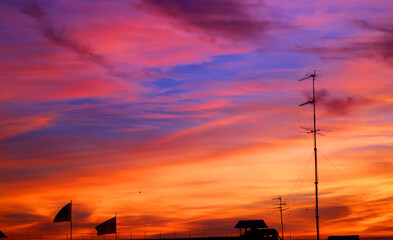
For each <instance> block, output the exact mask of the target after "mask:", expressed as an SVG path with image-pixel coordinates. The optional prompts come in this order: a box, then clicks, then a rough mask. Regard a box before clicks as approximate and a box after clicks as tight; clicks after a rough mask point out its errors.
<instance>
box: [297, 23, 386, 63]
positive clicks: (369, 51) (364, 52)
mask: <svg viewBox="0 0 393 240" xmlns="http://www.w3.org/2000/svg"><path fill="white" fill-rule="evenodd" d="M352 23H355V24H356V25H357V26H359V27H361V28H363V29H365V30H372V31H379V32H381V33H383V35H382V36H380V37H378V38H376V39H374V40H371V41H362V42H355V41H352V42H350V43H346V44H342V45H338V46H334V45H333V46H332V45H329V46H310V47H309V46H299V45H298V46H296V47H295V50H296V51H300V52H306V53H312V54H317V55H320V56H321V57H323V58H326V57H329V58H335V59H346V58H349V59H352V58H353V57H366V58H379V59H382V60H383V61H385V62H386V63H387V64H393V25H382V24H374V23H370V22H368V21H366V20H363V19H362V20H353V21H352Z"/></svg>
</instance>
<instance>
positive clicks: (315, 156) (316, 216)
mask: <svg viewBox="0 0 393 240" xmlns="http://www.w3.org/2000/svg"><path fill="white" fill-rule="evenodd" d="M315 78H316V73H315V70H314V74H313V75H312V99H313V100H312V102H313V104H312V105H313V110H314V131H313V133H314V159H315V220H316V223H317V240H319V213H318V159H317V120H316V116H315V102H316V101H315Z"/></svg>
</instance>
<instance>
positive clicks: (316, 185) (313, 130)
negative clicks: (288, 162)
mask: <svg viewBox="0 0 393 240" xmlns="http://www.w3.org/2000/svg"><path fill="white" fill-rule="evenodd" d="M316 77H317V74H316V71H315V70H314V73H312V74H310V75H308V76H307V77H305V78H302V79H300V80H299V81H304V80H307V79H312V100H310V101H308V102H305V103H302V104H300V105H299V106H304V105H307V104H312V105H313V112H314V128H313V129H310V130H309V132H308V133H313V134H314V158H315V182H314V183H315V220H316V223H317V240H319V214H318V161H317V132H318V131H320V129H317V121H316V117H315V79H316ZM306 130H308V129H306Z"/></svg>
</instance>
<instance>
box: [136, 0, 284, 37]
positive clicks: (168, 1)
mask: <svg viewBox="0 0 393 240" xmlns="http://www.w3.org/2000/svg"><path fill="white" fill-rule="evenodd" d="M252 7H254V8H255V7H257V8H262V9H266V8H267V7H266V5H265V4H264V3H263V2H259V3H254V5H253V6H252ZM139 8H140V9H143V10H145V11H148V12H151V13H153V14H156V15H160V16H164V17H167V18H169V19H173V20H175V21H176V22H177V24H178V25H180V26H181V27H183V28H184V29H187V30H197V31H201V32H204V33H205V34H208V35H209V36H211V37H213V38H214V37H215V36H220V37H224V38H229V39H232V40H252V39H257V38H258V37H260V36H261V35H262V34H264V33H265V32H266V31H268V30H270V29H272V28H278V27H280V25H279V24H278V23H274V22H273V21H271V20H268V19H267V18H265V19H262V20H261V19H257V18H255V17H254V16H252V15H251V14H250V13H249V12H248V11H249V9H247V3H240V2H236V1H232V0H201V1H177V0H164V1H160V0H142V1H141V4H140V5H139Z"/></svg>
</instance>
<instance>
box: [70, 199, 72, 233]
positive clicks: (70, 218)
mask: <svg viewBox="0 0 393 240" xmlns="http://www.w3.org/2000/svg"><path fill="white" fill-rule="evenodd" d="M70 240H72V199H71V214H70Z"/></svg>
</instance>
